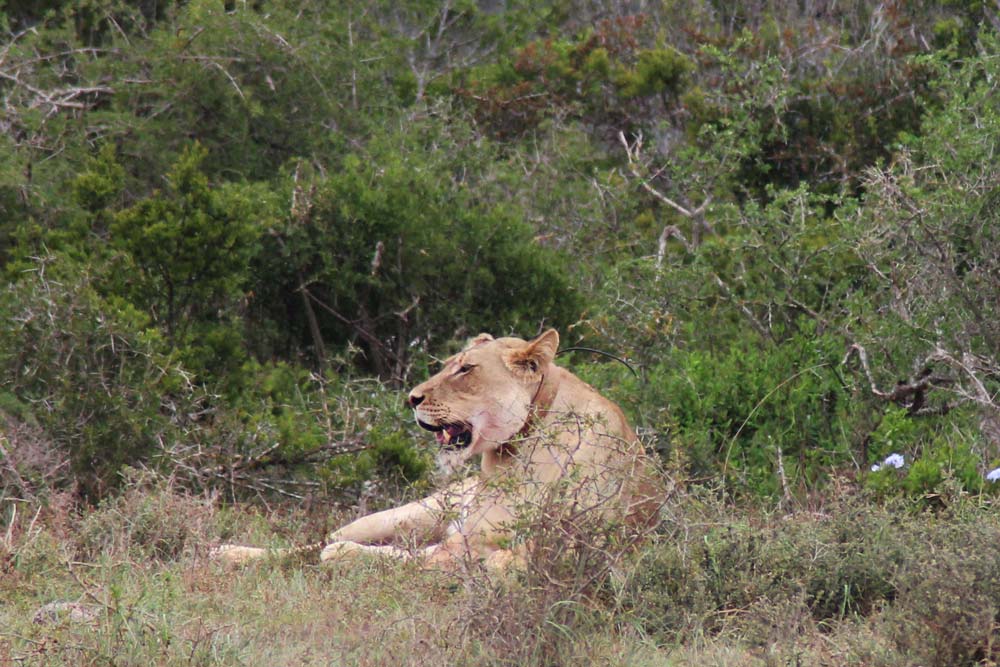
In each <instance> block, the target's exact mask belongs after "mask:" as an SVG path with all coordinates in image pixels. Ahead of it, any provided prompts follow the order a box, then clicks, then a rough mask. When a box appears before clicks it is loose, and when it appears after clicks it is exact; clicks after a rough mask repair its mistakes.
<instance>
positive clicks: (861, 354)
mask: <svg viewBox="0 0 1000 667" xmlns="http://www.w3.org/2000/svg"><path fill="white" fill-rule="evenodd" d="M852 354H856V355H857V356H858V360H859V361H860V362H861V369H862V371H863V372H864V374H865V378H866V379H867V380H868V387H869V389H870V391H871V393H872V395H873V396H877V397H878V398H881V399H883V400H885V401H888V402H890V403H895V404H897V405H899V406H902V407H905V408H906V409H907V413H908V414H910V415H913V416H917V415H920V416H922V415H930V414H944V413H946V412H949V411H950V410H951V409H952V408H953V407H954V406H953V405H948V404H945V405H943V406H939V407H928V406H926V401H927V393H928V392H929V391H930V390H931V389H933V388H935V387H943V386H946V385H950V384H954V382H955V381H954V380H953V379H952V378H948V377H944V376H938V375H934V374H933V372H932V370H931V368H930V364H931V363H932V362H934V361H940V360H941V359H940V358H939V357H938V356H937V355H936V354H932V355H931V356H929V357H928V358H927V360H926V361H925V362H924V364H923V370H921V371H920V373H919V374H918V375H917V377H916V379H914V380H910V381H906V380H900V381H898V382H897V383H896V385H895V386H894V387H893V388H892V390H890V391H884V390H882V389H879V388H878V385H877V384H876V383H875V378H874V377H873V376H872V371H871V367H870V366H869V364H868V352H867V350H865V348H864V346H862V345H859V344H858V343H854V344H852V345H851V346H850V347H849V348H848V349H847V353H846V354H844V358H843V360H841V362H840V364H841V365H842V366H844V365H846V364H847V362H848V361H849V360H850V358H851V355H852Z"/></svg>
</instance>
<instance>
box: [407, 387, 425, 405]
mask: <svg viewBox="0 0 1000 667" xmlns="http://www.w3.org/2000/svg"><path fill="white" fill-rule="evenodd" d="M408 400H409V403H410V407H411V408H415V407H417V406H418V405H420V404H421V403H423V402H424V395H423V394H418V393H417V392H415V391H411V392H410V398H409V399H408Z"/></svg>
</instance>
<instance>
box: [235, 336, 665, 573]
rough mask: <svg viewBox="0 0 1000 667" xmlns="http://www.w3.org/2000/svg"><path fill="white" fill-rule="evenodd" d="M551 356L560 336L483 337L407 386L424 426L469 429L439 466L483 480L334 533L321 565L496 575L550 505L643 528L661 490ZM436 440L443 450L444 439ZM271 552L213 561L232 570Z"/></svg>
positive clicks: (586, 391) (602, 407)
mask: <svg viewBox="0 0 1000 667" xmlns="http://www.w3.org/2000/svg"><path fill="white" fill-rule="evenodd" d="M558 347H559V335H558V334H557V333H556V331H555V330H549V331H547V332H545V333H544V334H542V335H541V336H539V337H538V338H536V339H534V340H532V341H530V342H529V341H524V340H521V339H519V338H500V339H493V338H492V337H491V336H489V335H488V334H480V335H479V336H477V337H476V338H475V339H473V340H472V341H470V344H469V346H468V347H467V348H466V349H465V350H463V351H462V352H460V353H458V354H457V355H455V356H453V357H451V358H450V359H448V360H447V361H446V362H445V364H444V367H443V368H442V369H441V371H440V372H438V373H437V374H436V375H434V376H433V377H431V378H430V379H429V380H427V381H426V382H424V383H423V384H421V385H419V386H417V387H416V388H414V389H413V391H412V392H410V396H409V401H410V404H411V406H413V408H414V416H415V417H416V419H417V420H418V422H423V425H424V426H425V428H426V427H434V428H437V427H441V426H445V425H448V424H465V425H469V426H471V443H470V444H469V445H468V446H467V447H465V448H463V449H460V450H457V451H442V454H441V457H440V458H441V460H442V461H443V462H444V463H445V464H447V465H448V467H451V468H455V467H457V466H458V465H460V464H462V463H464V462H466V461H468V460H470V459H472V458H474V457H477V456H478V457H480V466H479V472H478V473H477V474H475V475H473V476H471V477H469V478H467V479H464V480H462V481H460V482H457V483H455V484H452V485H450V486H448V487H446V488H444V489H442V490H440V491H438V492H437V493H435V494H433V495H431V496H428V497H427V498H424V499H423V500H419V501H416V502H412V503H409V504H407V505H404V506H402V507H398V508H395V509H390V510H386V511H383V512H377V513H375V514H371V515H369V516H365V517H362V518H360V519H358V520H356V521H353V522H351V523H349V524H348V525H346V526H344V527H342V528H340V529H339V530H336V531H334V532H333V533H332V534H331V535H330V536H329V544H327V545H326V546H325V547H324V548H323V549H322V551H321V554H320V557H321V559H322V560H324V561H328V560H340V559H344V558H350V557H353V556H356V555H358V554H381V555H386V556H391V557H395V558H399V559H404V560H405V559H412V558H419V559H421V561H422V562H423V564H425V565H426V566H428V567H436V568H442V569H453V568H455V567H457V566H458V565H459V564H461V563H462V562H468V561H470V560H481V561H484V562H485V563H486V565H487V566H488V567H492V568H497V569H503V568H506V567H508V566H511V565H516V564H518V563H519V562H520V561H521V559H522V557H523V549H519V548H518V547H517V546H516V538H517V537H518V536H517V535H516V532H517V531H516V526H515V523H516V522H517V521H518V520H519V518H521V517H522V516H523V515H524V514H525V513H526V512H530V511H532V509H537V508H540V507H544V511H545V512H551V511H552V509H551V508H550V507H549V506H548V505H545V504H546V503H551V502H552V501H553V499H554V498H557V499H560V500H558V501H557V502H561V503H563V504H564V505H567V504H572V506H573V508H574V511H578V510H580V509H582V510H583V511H586V512H599V513H600V515H601V516H607V517H608V518H609V519H613V518H626V519H628V520H630V521H641V522H642V523H648V522H649V521H650V520H651V519H652V518H653V515H654V514H655V512H656V506H657V503H656V502H655V497H657V496H659V495H660V489H657V488H656V487H655V486H654V485H652V484H651V483H650V481H649V480H650V479H651V478H650V477H649V476H648V475H647V474H646V473H647V472H648V470H649V465H648V464H649V462H648V461H647V459H646V457H645V454H644V453H643V449H642V447H641V445H640V444H639V443H638V441H637V439H636V436H635V433H634V432H633V431H632V429H631V427H630V426H629V425H628V422H627V421H626V419H625V416H624V414H622V411H621V410H620V409H619V408H618V406H617V405H615V404H614V403H612V402H611V401H609V400H608V399H606V398H604V397H603V396H601V395H600V394H599V393H597V392H596V391H595V390H594V389H593V388H592V387H590V386H589V385H588V384H586V383H585V382H583V381H582V380H580V379H579V378H577V377H576V376H574V375H573V374H572V373H570V372H569V371H567V370H565V369H563V368H560V367H558V366H556V365H555V364H554V363H553V359H554V357H555V353H556V350H557V349H558ZM438 442H439V443H441V444H442V446H444V445H446V444H448V443H447V442H442V436H441V435H439V436H438ZM557 511H558V510H557ZM421 540H422V544H420V546H419V547H414V546H413V545H414V544H416V543H418V542H419V541H421ZM407 544H408V545H409V548H404V546H401V545H407ZM268 553H269V552H267V551H265V550H262V549H254V548H251V547H236V546H227V547H222V548H220V549H218V550H217V551H216V554H217V556H218V557H219V558H221V559H222V560H225V561H227V562H231V563H240V562H245V561H247V560H253V559H255V558H259V557H261V556H264V555H267V554H268Z"/></svg>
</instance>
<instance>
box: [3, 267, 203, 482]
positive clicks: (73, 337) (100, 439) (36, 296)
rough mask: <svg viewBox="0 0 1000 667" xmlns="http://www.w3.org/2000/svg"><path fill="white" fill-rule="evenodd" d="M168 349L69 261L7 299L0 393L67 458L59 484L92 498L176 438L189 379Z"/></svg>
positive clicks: (31, 277) (10, 290)
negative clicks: (126, 467)
mask: <svg viewBox="0 0 1000 667" xmlns="http://www.w3.org/2000/svg"><path fill="white" fill-rule="evenodd" d="M161 348H162V341H161V340H160V339H159V336H158V334H157V332H156V331H155V330H153V329H150V328H149V320H148V319H147V318H146V317H145V315H144V314H142V313H140V312H139V311H137V310H136V309H135V308H133V307H131V306H130V305H128V304H126V303H121V302H116V303H111V302H109V301H106V300H105V299H103V298H102V297H101V296H99V294H98V292H97V289H96V288H95V285H94V279H93V276H92V274H91V273H90V271H89V270H88V269H86V268H84V267H80V266H78V265H77V264H75V263H74V262H72V261H71V260H68V259H66V258H61V257H50V258H47V259H46V260H44V261H43V262H42V264H41V265H40V266H39V268H38V270H37V271H35V272H33V273H30V274H28V275H26V276H25V277H23V278H22V279H21V280H20V281H19V282H18V283H16V284H14V285H10V286H8V287H7V288H6V289H5V290H3V292H2V293H0V369H2V370H3V377H4V380H3V385H2V387H0V388H2V390H3V391H5V392H9V393H10V394H12V395H13V396H14V397H16V399H17V401H18V402H19V403H20V404H21V405H22V406H23V409H24V410H25V411H26V412H27V413H28V414H29V415H30V419H31V420H32V421H34V422H35V423H37V424H38V425H39V427H41V429H42V430H43V431H44V434H45V435H44V437H45V438H46V439H47V440H48V441H49V442H51V443H52V446H53V447H54V448H55V450H56V451H61V452H63V453H64V454H65V455H66V456H67V457H68V459H69V462H70V466H69V469H68V470H67V471H66V472H67V474H66V476H65V477H64V478H63V479H61V480H59V481H61V482H62V483H66V482H68V481H69V480H72V482H73V483H74V484H78V485H79V488H80V491H81V492H82V493H83V494H84V495H86V496H90V497H99V496H101V495H103V494H104V493H106V492H107V491H108V490H109V489H111V488H113V487H115V486H116V485H117V484H118V482H119V480H118V478H117V473H118V471H119V470H120V469H121V468H122V466H124V465H127V464H130V463H136V462H139V461H143V460H145V459H147V458H148V457H149V456H151V455H152V454H153V452H155V451H157V450H158V449H159V448H160V447H161V446H162V444H163V443H168V442H170V441H171V440H172V439H173V437H174V435H175V433H176V431H175V426H176V425H175V423H173V422H172V418H173V417H181V416H183V415H184V414H185V413H184V407H183V401H178V400H176V399H177V395H178V393H179V390H181V389H183V388H185V387H186V383H187V380H188V378H187V376H186V375H185V374H184V372H183V371H182V370H181V368H180V367H179V366H178V365H177V363H176V362H175V361H174V360H173V359H171V358H170V357H169V356H166V355H164V354H163V353H162V352H161V351H160V350H161Z"/></svg>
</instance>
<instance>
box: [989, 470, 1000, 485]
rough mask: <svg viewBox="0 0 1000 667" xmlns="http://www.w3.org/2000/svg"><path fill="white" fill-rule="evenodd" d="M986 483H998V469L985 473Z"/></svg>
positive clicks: (999, 473) (999, 478) (999, 474)
mask: <svg viewBox="0 0 1000 667" xmlns="http://www.w3.org/2000/svg"><path fill="white" fill-rule="evenodd" d="M986 481H987V482H996V481H1000V468H994V469H993V470H991V471H989V472H988V473H986Z"/></svg>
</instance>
